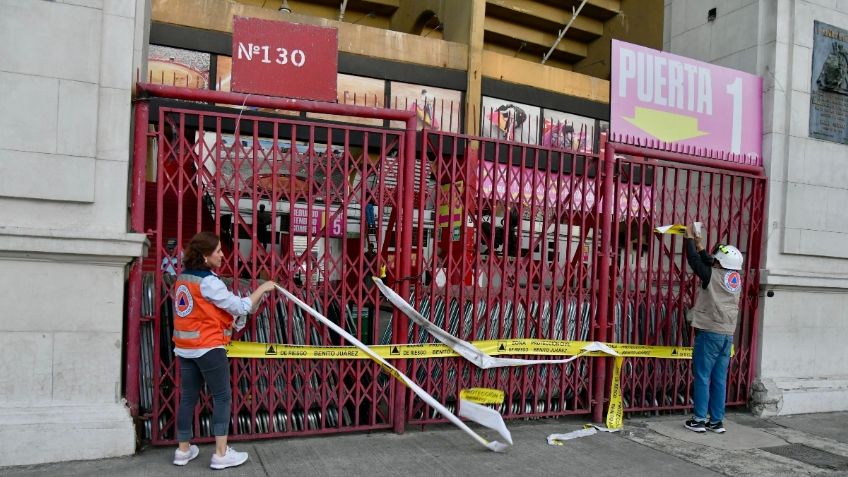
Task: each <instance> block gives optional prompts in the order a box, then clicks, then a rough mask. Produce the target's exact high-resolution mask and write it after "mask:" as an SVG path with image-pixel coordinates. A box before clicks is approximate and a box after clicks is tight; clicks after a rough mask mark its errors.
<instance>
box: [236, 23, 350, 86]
mask: <svg viewBox="0 0 848 477" xmlns="http://www.w3.org/2000/svg"><path fill="white" fill-rule="evenodd" d="M338 49H339V39H338V32H337V31H336V30H335V29H333V28H323V27H317V26H313V25H304V24H300V23H288V22H277V21H272V20H260V19H257V18H244V17H233V77H232V81H231V85H232V86H231V88H232V90H233V91H238V92H240V93H258V94H265V95H269V96H284V97H289V98H301V99H315V100H319V101H335V100H336V72H337V69H338Z"/></svg>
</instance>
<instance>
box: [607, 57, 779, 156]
mask: <svg viewBox="0 0 848 477" xmlns="http://www.w3.org/2000/svg"><path fill="white" fill-rule="evenodd" d="M762 92H763V82H762V78H760V77H759V76H754V75H751V74H748V73H743V72H741V71H737V70H732V69H730V68H724V67H722V66H716V65H712V64H709V63H704V62H701V61H696V60H693V59H690V58H685V57H682V56H677V55H672V54H670V53H665V52H662V51H657V50H652V49H650V48H645V47H642V46H638V45H632V44H630V43H625V42H623V41H618V40H613V41H612V77H611V80H610V123H611V130H612V132H613V133H615V134H616V135H618V136H622V135H624V136H630V137H631V138H637V139H639V138H643V139H648V140H654V141H656V140H659V141H663V142H668V143H676V144H680V145H687V146H693V147H699V148H707V149H712V150H715V151H720V152H729V153H733V154H740V155H746V156H757V157H760V156H761V155H762V131H763V121H762V116H763V111H762Z"/></svg>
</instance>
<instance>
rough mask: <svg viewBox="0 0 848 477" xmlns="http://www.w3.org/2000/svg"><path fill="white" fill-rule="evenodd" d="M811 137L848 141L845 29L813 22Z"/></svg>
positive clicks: (847, 37)
mask: <svg viewBox="0 0 848 477" xmlns="http://www.w3.org/2000/svg"><path fill="white" fill-rule="evenodd" d="M810 137H814V138H817V139H825V140H827V141H833V142H840V143H843V144H848V31H846V30H843V29H842V28H837V27H835V26H832V25H828V24H827V23H822V22H818V21H817V22H815V26H814V37H813V71H812V78H811V81H810Z"/></svg>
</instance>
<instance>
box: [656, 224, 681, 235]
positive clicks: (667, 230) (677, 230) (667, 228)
mask: <svg viewBox="0 0 848 477" xmlns="http://www.w3.org/2000/svg"><path fill="white" fill-rule="evenodd" d="M654 232H656V233H658V234H673V235H685V234H686V226H685V225H682V224H674V225H663V226H661V227H656V228H655V229H654Z"/></svg>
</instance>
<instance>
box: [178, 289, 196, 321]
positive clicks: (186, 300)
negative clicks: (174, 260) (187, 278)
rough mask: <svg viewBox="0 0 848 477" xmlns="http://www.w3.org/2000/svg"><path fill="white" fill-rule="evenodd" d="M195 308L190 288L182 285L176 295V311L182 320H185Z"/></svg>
mask: <svg viewBox="0 0 848 477" xmlns="http://www.w3.org/2000/svg"><path fill="white" fill-rule="evenodd" d="M192 308H194V300H193V299H192V298H191V292H189V291H188V287H187V286H185V285H180V286H178V287H177V293H176V294H175V295H174V311H175V312H176V314H177V316H179V317H180V318H185V317H187V316H188V314H189V313H191V310H192Z"/></svg>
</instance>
